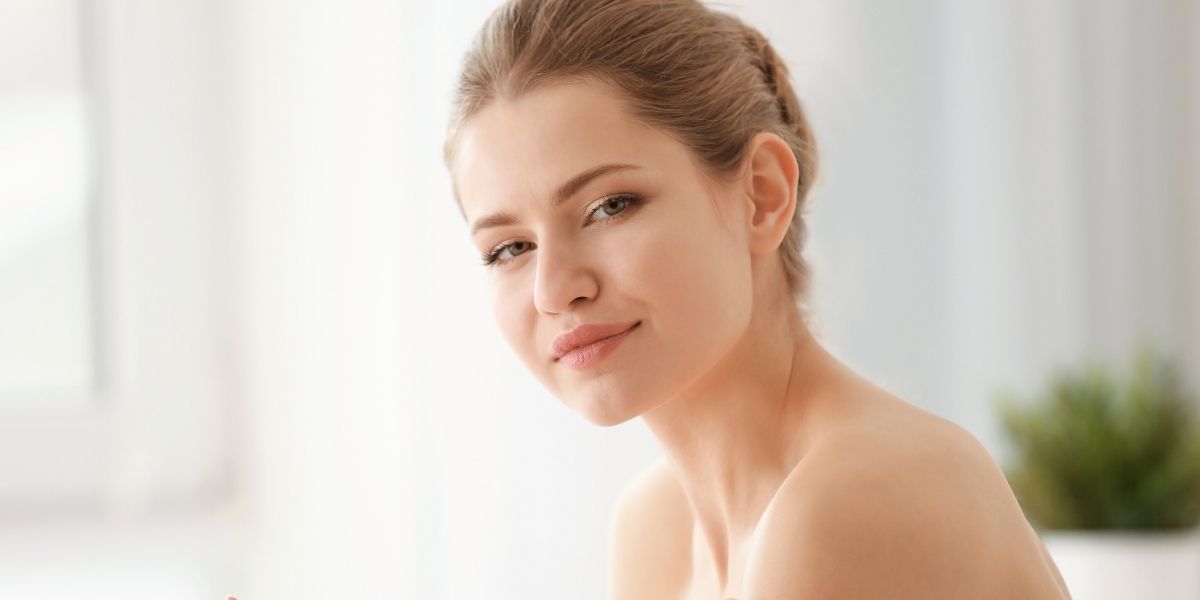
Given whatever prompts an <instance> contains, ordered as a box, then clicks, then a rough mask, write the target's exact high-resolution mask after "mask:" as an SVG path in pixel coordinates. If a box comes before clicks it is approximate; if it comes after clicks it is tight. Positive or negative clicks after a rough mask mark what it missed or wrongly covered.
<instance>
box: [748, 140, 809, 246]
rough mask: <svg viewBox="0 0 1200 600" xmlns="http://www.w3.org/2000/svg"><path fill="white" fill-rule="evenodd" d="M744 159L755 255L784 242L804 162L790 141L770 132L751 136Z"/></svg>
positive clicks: (750, 239) (793, 209) (750, 225)
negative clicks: (800, 163)
mask: <svg viewBox="0 0 1200 600" xmlns="http://www.w3.org/2000/svg"><path fill="white" fill-rule="evenodd" d="M743 160H745V167H744V174H743V178H744V184H745V191H746V195H747V196H748V198H747V202H748V203H749V205H748V209H749V212H748V215H749V218H748V220H747V222H746V227H747V234H748V239H749V242H750V251H751V253H752V254H755V255H766V254H770V253H771V252H774V251H775V249H776V248H778V247H779V244H781V243H783V236H784V235H786V234H787V231H788V227H789V226H791V224H792V215H793V214H794V213H795V212H796V186H797V185H798V184H799V181H800V165H799V164H798V163H797V162H796V156H795V154H793V153H792V149H791V147H790V146H788V144H787V142H785V141H783V138H781V137H779V136H778V135H775V134H774V133H768V132H761V133H757V134H755V135H754V137H752V138H750V142H749V146H748V148H747V149H746V157H745V158H744V159H743Z"/></svg>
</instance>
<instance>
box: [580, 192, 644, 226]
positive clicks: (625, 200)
mask: <svg viewBox="0 0 1200 600" xmlns="http://www.w3.org/2000/svg"><path fill="white" fill-rule="evenodd" d="M637 202H638V197H637V196H633V195H630V194H620V195H617V196H609V197H607V198H605V199H603V200H601V201H600V204H598V205H596V208H593V209H591V210H589V211H588V213H587V214H588V217H592V218H594V217H596V216H597V215H600V217H601V218H599V219H596V220H599V221H609V220H612V219H613V218H614V217H616V216H617V215H619V214H621V213H622V212H624V211H625V210H626V209H627V208H629V207H630V206H631V205H633V204H637Z"/></svg>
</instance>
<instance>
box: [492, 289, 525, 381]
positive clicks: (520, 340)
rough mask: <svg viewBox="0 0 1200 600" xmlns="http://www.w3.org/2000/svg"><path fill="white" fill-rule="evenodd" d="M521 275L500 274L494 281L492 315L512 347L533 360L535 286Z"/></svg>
mask: <svg viewBox="0 0 1200 600" xmlns="http://www.w3.org/2000/svg"><path fill="white" fill-rule="evenodd" d="M521 277H522V276H521V275H513V274H505V275H498V276H496V277H495V279H493V280H492V281H491V283H490V288H491V305H492V316H493V318H495V320H496V325H497V326H498V328H499V329H500V334H501V335H502V336H504V339H505V341H507V342H508V345H509V347H510V348H512V350H513V352H515V353H516V354H517V356H518V357H519V358H520V359H521V360H522V361H524V362H525V363H526V364H529V365H530V366H531V367H532V366H533V363H532V362H531V360H532V359H533V358H534V355H535V354H536V352H534V351H535V348H534V347H533V345H534V340H535V338H536V336H535V335H534V324H535V317H536V315H534V314H533V299H532V291H531V290H532V289H533V288H532V287H531V284H530V285H525V284H524V283H522V281H521Z"/></svg>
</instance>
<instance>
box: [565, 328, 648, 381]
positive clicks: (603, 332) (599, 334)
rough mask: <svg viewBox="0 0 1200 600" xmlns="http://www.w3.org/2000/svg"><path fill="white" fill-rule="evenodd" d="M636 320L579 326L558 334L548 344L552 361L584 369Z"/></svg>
mask: <svg viewBox="0 0 1200 600" xmlns="http://www.w3.org/2000/svg"><path fill="white" fill-rule="evenodd" d="M640 323H641V322H640V321H629V322H626V323H605V324H591V325H580V326H579V327H576V328H575V329H572V330H571V331H568V332H565V333H560V334H559V335H558V337H556V338H554V343H553V344H551V345H550V353H551V354H552V355H553V356H554V360H556V361H561V362H563V363H566V364H567V365H568V366H570V367H574V368H576V369H583V368H586V367H588V366H590V365H592V364H594V363H596V362H599V361H600V360H601V359H603V358H604V357H606V356H608V355H609V354H610V353H611V352H612V351H613V350H616V348H617V346H618V345H619V344H620V343H621V341H622V340H624V339H625V337H626V334H628V333H629V332H630V331H632V330H633V329H634V327H636V326H637V325H639V324H640Z"/></svg>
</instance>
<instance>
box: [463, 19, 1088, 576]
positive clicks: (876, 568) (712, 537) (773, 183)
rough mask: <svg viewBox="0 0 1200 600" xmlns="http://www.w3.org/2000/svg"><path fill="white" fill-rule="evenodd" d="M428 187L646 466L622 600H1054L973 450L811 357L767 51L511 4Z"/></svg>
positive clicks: (621, 542)
mask: <svg viewBox="0 0 1200 600" xmlns="http://www.w3.org/2000/svg"><path fill="white" fill-rule="evenodd" d="M446 162H447V165H448V167H449V169H450V172H451V175H452V179H453V182H454V191H455V195H456V198H457V200H458V202H459V207H460V209H461V211H462V213H463V216H464V217H465V219H466V220H467V222H468V223H469V229H470V235H471V239H472V242H473V244H474V245H475V246H476V247H477V248H478V250H479V252H480V255H481V259H482V262H483V264H484V265H485V266H486V271H487V274H488V278H489V281H490V289H491V304H492V307H493V310H494V315H495V318H496V321H497V323H498V324H499V327H500V329H501V331H502V333H503V335H504V337H505V339H506V340H507V342H508V343H509V344H510V345H511V346H512V348H513V350H514V351H515V352H516V353H517V355H519V356H520V358H521V360H522V361H523V362H524V363H525V364H526V365H527V366H528V368H529V369H530V370H531V371H532V372H533V374H534V375H535V376H536V377H537V378H538V379H539V380H540V381H541V382H542V383H543V384H544V385H545V386H546V387H547V388H548V389H549V390H550V391H551V392H553V393H554V394H555V395H556V396H557V397H559V398H560V399H562V401H563V402H565V403H566V404H567V405H568V406H570V407H571V408H572V409H574V410H576V411H578V412H579V413H580V414H582V415H583V416H584V417H586V418H587V419H589V420H591V421H592V422H595V423H597V424H600V425H613V424H617V423H621V422H623V421H626V420H628V419H631V418H634V417H638V416H640V417H642V419H643V420H644V421H645V423H646V424H647V425H648V426H649V428H650V429H651V431H652V432H653V433H654V435H655V436H656V437H657V439H658V440H659V442H660V443H661V446H662V448H663V450H664V456H665V458H664V459H663V460H662V461H661V462H659V463H658V464H655V465H652V466H650V467H649V468H648V469H647V470H646V471H645V472H644V473H643V474H641V475H640V476H639V477H637V478H636V479H635V480H634V481H633V482H631V483H630V484H629V486H628V488H627V489H626V491H625V492H624V493H623V494H622V497H621V499H620V500H619V502H618V506H617V509H616V511H615V517H614V521H613V525H612V547H611V570H610V574H611V593H612V596H613V597H615V598H653V599H661V598H728V597H738V598H750V599H757V598H893V599H896V598H956V599H961V598H1063V597H1067V592H1066V588H1065V586H1064V585H1063V583H1062V580H1061V578H1060V577H1059V575H1058V571H1057V569H1056V568H1055V566H1054V564H1053V562H1052V561H1051V560H1050V558H1049V556H1048V555H1047V554H1046V552H1045V549H1044V547H1043V546H1042V544H1041V542H1040V540H1039V539H1038V537H1037V535H1036V534H1035V532H1034V531H1033V529H1032V528H1031V527H1030V525H1029V523H1028V522H1027V521H1026V520H1025V518H1024V516H1023V514H1022V512H1021V509H1020V507H1019V506H1018V504H1017V501H1016V499H1015V498H1014V496H1013V494H1012V492H1011V490H1010V489H1009V487H1008V484H1007V482H1006V481H1005V479H1004V476H1003V474H1002V472H1001V471H1000V470H999V468H998V467H997V465H996V463H995V462H994V461H993V460H992V458H991V457H990V456H989V455H988V453H987V452H986V450H985V449H984V448H983V447H982V446H981V445H980V444H979V443H978V442H977V441H976V440H975V439H974V438H973V437H972V436H971V435H970V434H969V433H967V432H966V431H965V430H964V429H962V428H961V427H958V426H956V425H954V424H953V423H950V422H948V421H946V420H944V419H941V418H939V417H937V416H935V415H933V414H931V413H928V412H926V411H924V410H921V409H920V408H918V407H915V406H913V405H911V404H908V403H906V402H905V401H903V400H901V399H899V398H897V397H895V396H893V395H892V394H890V393H888V392H887V391H886V390H883V389H881V388H879V387H877V386H875V385H873V384H872V383H871V382H869V381H867V380H865V379H863V378H862V377H860V376H858V375H857V374H855V373H854V372H853V371H851V370H850V369H849V368H847V367H846V366H845V365H843V364H842V363H840V362H839V361H838V360H837V359H836V358H834V357H833V356H832V355H831V354H830V353H829V352H827V351H826V350H825V349H824V348H823V347H822V346H821V344H820V343H819V342H818V341H817V340H816V339H815V338H814V337H813V335H812V333H811V332H810V329H809V327H808V325H807V322H806V312H805V310H804V309H803V308H802V307H803V306H804V303H805V299H806V295H807V287H808V281H809V270H808V265H807V264H806V263H805V261H804V259H803V258H802V248H803V244H804V238H805V226H804V217H803V215H804V211H803V209H804V205H805V201H806V198H807V195H808V192H809V190H810V188H811V187H812V183H813V179H814V177H815V174H816V150H815V145H814V142H813V136H812V131H811V128H810V127H809V124H808V123H807V121H806V120H805V116H804V113H803V111H802V110H801V106H800V104H799V102H798V101H797V99H796V96H795V94H794V93H793V91H792V88H791V85H790V84H789V80H788V73H787V70H786V68H785V67H784V65H783V63H782V62H781V61H780V60H779V57H778V56H777V55H776V54H775V52H774V51H773V50H772V48H771V45H770V44H769V43H767V41H766V40H765V39H764V38H763V37H762V35H761V34H760V33H759V32H758V31H756V30H755V29H753V28H751V27H749V26H747V25H745V24H743V23H742V22H741V21H740V20H739V19H737V18H736V17H733V16H730V15H727V14H724V13H720V12H716V11H712V10H710V9H708V8H706V7H704V6H703V5H701V4H700V3H699V2H694V1H683V0H678V1H669V0H668V1H658V0H654V1H650V0H642V1H638V0H625V1H581V0H525V1H514V2H509V3H507V4H505V5H504V6H502V7H501V8H499V9H498V10H497V11H496V12H495V13H494V14H493V16H492V17H491V18H490V19H489V20H488V22H487V23H486V24H485V25H484V27H483V30H482V31H481V32H480V34H479V37H478V38H477V41H476V44H475V46H474V47H473V48H472V49H471V51H470V52H469V53H468V55H467V57H466V61H465V65H464V69H463V73H462V76H461V81H460V84H459V88H458V92H457V99H456V112H455V115H454V118H453V120H452V123H451V127H450V131H449V134H448V137H447V143H446Z"/></svg>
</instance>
